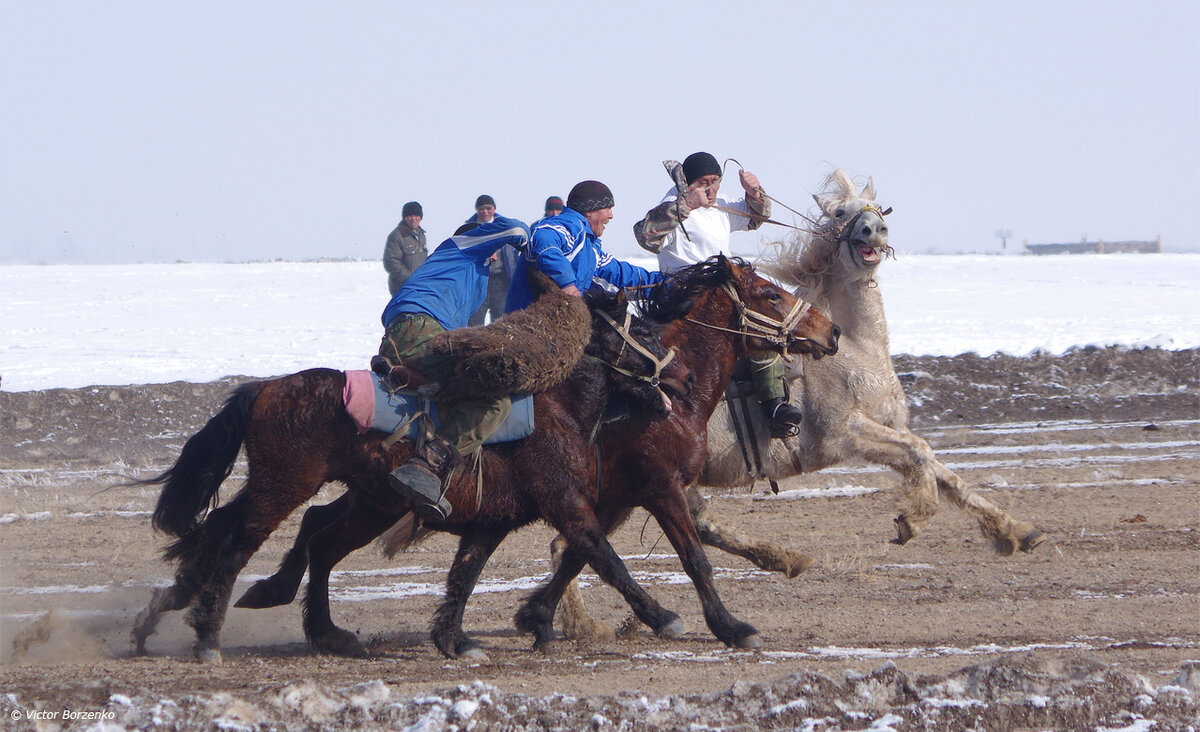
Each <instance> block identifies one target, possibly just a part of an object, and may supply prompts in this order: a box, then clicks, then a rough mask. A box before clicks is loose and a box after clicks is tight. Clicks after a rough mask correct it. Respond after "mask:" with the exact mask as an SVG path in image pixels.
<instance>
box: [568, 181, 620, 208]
mask: <svg viewBox="0 0 1200 732" xmlns="http://www.w3.org/2000/svg"><path fill="white" fill-rule="evenodd" d="M613 205H614V203H613V194H612V191H610V190H609V189H608V186H606V185H604V184H603V183H601V182H600V181H598V180H585V181H583V182H582V183H576V184H575V187H574V188H572V189H571V193H570V194H569V195H567V208H573V209H575V210H576V211H578V212H579V213H589V212H591V211H599V210H600V209H602V208H610V207H612V206H613Z"/></svg>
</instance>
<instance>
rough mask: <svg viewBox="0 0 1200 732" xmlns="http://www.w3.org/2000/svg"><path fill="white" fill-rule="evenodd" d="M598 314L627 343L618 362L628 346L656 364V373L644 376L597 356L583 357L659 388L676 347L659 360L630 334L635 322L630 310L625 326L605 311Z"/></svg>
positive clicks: (618, 353)
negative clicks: (631, 325)
mask: <svg viewBox="0 0 1200 732" xmlns="http://www.w3.org/2000/svg"><path fill="white" fill-rule="evenodd" d="M596 312H597V313H599V315H600V317H602V318H604V321H605V322H606V323H608V324H609V325H611V326H612V328H613V330H615V331H617V333H618V334H619V335H620V336H621V340H623V341H625V343H624V344H623V345H622V346H621V350H620V351H619V352H617V361H620V360H621V356H623V355H625V346H626V345H628V346H629V347H630V348H632V349H633V350H635V351H637V352H638V353H640V354H641V355H642V356H644V357H645V358H646V359H647V360H648V361H650V363H652V364H654V373H653V374H651V375H650V376H643V375H641V374H635V373H633V372H632V371H629V370H628V369H623V368H621V367H620V366H617V365H616V364H615V363H609V362H608V361H605V360H604V359H602V358H596V357H595V356H589V355H587V354H584V356H583V357H584V358H586V359H588V360H590V361H595V362H597V363H601V364H604V365H605V366H607V367H608V368H610V369H612V370H613V371H615V372H617V373H618V374H621V375H622V376H628V377H629V378H631V379H637V380H638V381H644V382H646V383H647V384H649V385H650V386H653V387H657V386H658V385H659V383H660V381H661V377H662V370H663V369H664V368H666V365H667V364H669V363H671V361H672V360H673V359H674V358H675V354H676V350H675V346H671V347H670V348H669V349H668V350H667V355H665V356H663V357H662V358H659V357H658V356H655V355H654V354H653V353H652V352H651V351H650V349H648V348H646V347H645V346H643V345H642V344H641V343H639V342H638V340H637V339H636V338H634V337H633V334H632V333H630V332H629V325H630V323H632V322H633V313H631V312H630V311H629V310H626V311H625V322H624V323H623V324H620V323H617V321H616V320H613V318H612V316H610V315H609V314H608V313H606V312H604V311H603V310H597V311H596Z"/></svg>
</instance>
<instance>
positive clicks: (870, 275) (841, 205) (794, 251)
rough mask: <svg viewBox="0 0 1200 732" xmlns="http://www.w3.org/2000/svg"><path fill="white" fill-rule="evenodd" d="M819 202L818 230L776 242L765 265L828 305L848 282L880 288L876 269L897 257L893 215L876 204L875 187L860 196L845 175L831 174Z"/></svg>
mask: <svg viewBox="0 0 1200 732" xmlns="http://www.w3.org/2000/svg"><path fill="white" fill-rule="evenodd" d="M813 199H814V200H815V201H816V202H817V206H818V207H819V209H820V213H819V214H817V217H816V220H813V219H809V222H810V223H811V224H812V228H810V229H806V230H803V231H801V232H799V233H797V234H796V235H795V236H792V237H791V238H790V239H789V240H787V241H783V242H775V244H774V245H773V249H774V251H773V252H768V253H765V254H764V256H763V257H762V258H761V259H760V261H759V265H760V266H761V267H762V269H763V271H764V272H766V273H767V274H769V275H771V277H773V278H775V279H776V280H778V281H779V282H782V283H783V284H785V285H787V286H789V287H798V288H800V290H801V291H803V292H804V293H806V294H807V295H808V296H811V297H813V298H814V299H815V300H816V301H817V302H820V303H823V304H828V303H827V298H828V296H829V295H830V294H831V291H832V290H834V289H835V288H839V287H842V286H844V285H845V284H846V283H847V282H861V283H865V284H867V285H870V286H873V285H874V283H875V270H876V268H878V267H879V265H880V263H881V262H882V261H883V258H884V257H885V256H887V255H889V254H892V247H891V246H890V245H889V244H888V227H887V224H886V223H885V222H884V218H883V217H884V216H886V215H887V214H889V213H891V209H890V208H883V207H882V206H880V205H879V204H878V203H876V201H875V184H874V182H872V181H871V180H870V179H868V180H867V184H866V185H865V186H863V188H862V190H861V191H860V190H859V189H858V186H856V185H855V183H854V181H853V180H851V178H850V176H849V175H848V174H847V173H846V172H845V171H843V170H835V171H833V172H832V173H830V175H829V177H828V178H826V179H825V183H824V185H823V186H822V190H821V192H820V193H818V194H816V195H814V196H813Z"/></svg>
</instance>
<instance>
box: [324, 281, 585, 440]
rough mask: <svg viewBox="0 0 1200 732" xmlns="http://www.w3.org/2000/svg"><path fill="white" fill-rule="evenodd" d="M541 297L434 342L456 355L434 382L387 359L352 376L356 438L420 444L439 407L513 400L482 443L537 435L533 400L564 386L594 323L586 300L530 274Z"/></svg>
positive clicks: (349, 386)
mask: <svg viewBox="0 0 1200 732" xmlns="http://www.w3.org/2000/svg"><path fill="white" fill-rule="evenodd" d="M530 278H531V280H532V282H533V286H534V289H535V291H536V292H538V293H539V296H538V299H537V300H536V301H534V303H533V304H531V305H530V306H529V307H527V308H525V309H524V310H518V311H515V312H512V313H508V314H506V315H505V316H504V317H502V318H499V319H498V320H496V321H494V322H492V323H491V324H489V325H480V326H472V327H468V328H456V329H455V330H451V331H446V332H444V333H439V334H438V335H436V336H434V337H433V338H432V339H431V340H430V348H431V349H432V350H436V351H439V352H441V353H445V354H446V355H448V356H452V357H453V358H454V360H455V361H456V366H455V368H454V372H453V374H452V375H451V376H449V377H448V378H445V379H442V380H440V381H429V380H428V379H426V378H425V377H424V376H423V375H421V374H419V373H418V372H416V371H413V370H412V369H409V368H407V367H405V366H404V365H403V364H394V363H392V362H390V360H389V359H387V358H385V357H383V356H375V357H374V358H372V359H371V371H370V372H367V371H357V372H347V374H346V376H347V379H346V384H347V386H346V389H347V394H346V407H347V410H348V411H349V412H350V413H351V416H352V417H354V420H355V422H356V423H357V425H358V428H359V432H360V433H362V432H366V431H367V430H368V429H375V430H381V431H384V432H389V433H391V434H392V435H393V436H392V437H391V438H389V439H392V440H398V439H409V440H412V441H413V442H417V443H419V442H421V441H422V440H423V439H425V438H426V437H428V435H430V434H432V433H433V432H436V431H437V428H438V425H439V424H440V421H439V419H438V409H437V408H438V405H439V404H440V405H442V407H443V409H444V408H445V407H446V405H449V404H452V403H453V402H454V401H456V400H460V399H464V398H472V397H501V396H507V395H512V410H511V411H510V412H509V415H508V417H507V418H506V419H505V420H504V422H503V424H501V426H500V428H499V429H498V430H497V431H496V432H495V433H494V434H492V435H491V436H490V437H488V438H487V439H486V440H485V441H484V444H494V443H497V442H509V441H512V440H519V439H522V438H524V437H528V436H529V435H530V434H532V433H533V426H534V414H533V398H532V395H533V394H536V393H539V392H542V391H545V390H547V389H549V388H551V387H552V386H555V385H556V384H559V383H561V382H562V381H564V380H565V379H566V378H567V376H568V375H570V373H571V370H572V369H573V368H574V367H575V364H576V363H578V361H579V359H580V358H582V356H583V351H584V347H585V346H586V345H587V343H588V340H589V339H590V338H591V332H592V320H591V315H590V313H589V311H588V307H587V305H586V304H585V303H584V301H583V300H582V299H581V298H578V297H573V296H571V295H568V294H566V293H564V292H563V291H562V290H560V289H559V288H558V286H557V285H555V284H554V282H553V281H552V280H551V279H550V278H549V277H547V276H546V275H544V274H542V273H541V272H538V271H536V270H533V269H531V270H530Z"/></svg>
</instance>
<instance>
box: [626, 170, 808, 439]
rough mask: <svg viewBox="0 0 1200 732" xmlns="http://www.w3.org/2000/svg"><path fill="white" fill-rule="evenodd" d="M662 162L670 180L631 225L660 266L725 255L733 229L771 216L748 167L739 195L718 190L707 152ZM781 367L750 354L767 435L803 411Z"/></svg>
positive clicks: (787, 429)
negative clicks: (680, 160)
mask: <svg viewBox="0 0 1200 732" xmlns="http://www.w3.org/2000/svg"><path fill="white" fill-rule="evenodd" d="M663 165H664V166H665V167H666V169H667V173H668V174H669V175H670V176H671V180H673V181H674V182H675V185H674V186H672V188H671V190H669V191H667V195H665V196H663V199H662V201H661V202H660V203H659V204H658V205H657V206H655V207H654V208H652V209H650V210H649V211H648V212H647V213H646V216H645V217H644V218H643V219H642V220H641V221H639V222H637V223H636V224H634V225H633V236H634V238H635V239H637V243H638V244H639V245H640V246H641V247H642V248H643V249H645V250H647V251H650V252H654V253H655V254H657V255H658V267H659V269H660V270H662V271H663V272H666V273H671V272H675V271H676V270H679V269H683V268H684V267H689V266H691V265H693V264H696V263H698V262H703V261H704V260H706V259H708V258H709V257H712V256H715V255H717V254H724V255H726V256H728V255H729V254H730V251H729V240H730V236H731V234H732V233H733V232H735V231H753V230H755V229H757V228H758V227H759V226H761V225H762V222H763V221H764V220H765V219H767V218H769V217H770V216H771V201H770V199H768V198H767V197H766V194H765V193H764V192H763V189H762V186H761V185H760V184H759V182H758V176H756V175H754V174H753V173H750V172H747V171H745V170H743V171H739V172H738V182H739V183H741V185H742V190H743V191H744V192H745V195H744V196H743V197H741V198H735V199H730V198H726V197H724V196H722V195H720V192H721V179H722V177H723V173H722V170H721V164H720V163H718V162H717V159H716V158H715V157H713V155H712V154H711V153H707V152H694V153H692V154H691V155H688V156H687V157H686V158H684V160H683V163H682V164H680V163H677V162H675V161H674V160H668V161H666V162H664V163H663ZM786 371H787V367H786V365H785V364H784V362H783V358H782V357H781V356H779V355H771V356H765V357H762V358H757V359H751V373H752V375H753V381H754V391H755V393H756V395H757V397H758V401H759V404H761V405H762V408H763V411H764V413H765V414H766V416H767V419H768V421H769V424H770V425H771V436H772V437H780V438H782V437H791V436H793V435H796V434H798V433H799V431H800V420H801V418H802V416H803V414H802V413H801V411H800V410H799V409H797V408H796V407H795V406H793V405H792V403H791V402H789V401H788V397H787V382H786V381H785V380H784V375H785V373H786Z"/></svg>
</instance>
